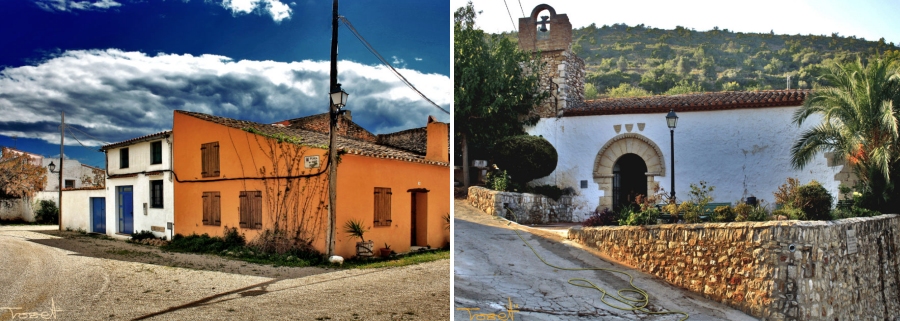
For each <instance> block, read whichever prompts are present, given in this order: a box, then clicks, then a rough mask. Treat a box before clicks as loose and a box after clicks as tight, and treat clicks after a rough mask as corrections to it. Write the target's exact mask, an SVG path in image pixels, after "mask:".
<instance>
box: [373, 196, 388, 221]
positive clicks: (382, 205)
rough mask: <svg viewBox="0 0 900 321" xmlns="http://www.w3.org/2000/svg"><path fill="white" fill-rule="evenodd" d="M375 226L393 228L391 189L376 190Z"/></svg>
mask: <svg viewBox="0 0 900 321" xmlns="http://www.w3.org/2000/svg"><path fill="white" fill-rule="evenodd" d="M373 225H374V226H391V189H390V188H387V187H376V188H375V224H373Z"/></svg>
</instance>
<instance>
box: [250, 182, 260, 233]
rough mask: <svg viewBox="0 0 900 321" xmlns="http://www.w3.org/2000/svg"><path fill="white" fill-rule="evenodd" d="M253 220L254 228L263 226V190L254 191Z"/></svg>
mask: <svg viewBox="0 0 900 321" xmlns="http://www.w3.org/2000/svg"><path fill="white" fill-rule="evenodd" d="M252 221H253V225H252V226H253V227H254V228H259V229H261V228H262V191H255V192H253V212H252Z"/></svg>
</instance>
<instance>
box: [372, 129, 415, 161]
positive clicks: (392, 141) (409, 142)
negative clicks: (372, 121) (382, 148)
mask: <svg viewBox="0 0 900 321" xmlns="http://www.w3.org/2000/svg"><path fill="white" fill-rule="evenodd" d="M376 143H377V144H379V145H387V146H391V147H396V148H400V149H403V150H407V151H411V152H414V153H418V154H422V155H425V152H426V151H427V149H428V132H427V131H426V129H425V127H421V128H413V129H408V130H404V131H400V132H396V133H391V134H380V135H378V139H377V141H376Z"/></svg>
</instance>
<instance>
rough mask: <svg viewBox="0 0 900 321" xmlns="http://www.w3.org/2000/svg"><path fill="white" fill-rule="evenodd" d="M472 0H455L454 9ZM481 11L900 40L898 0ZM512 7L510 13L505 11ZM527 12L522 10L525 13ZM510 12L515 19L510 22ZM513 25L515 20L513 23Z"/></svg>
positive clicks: (488, 25) (522, 2)
mask: <svg viewBox="0 0 900 321" xmlns="http://www.w3.org/2000/svg"><path fill="white" fill-rule="evenodd" d="M467 2H468V0H451V1H450V6H451V8H452V10H454V11H455V10H456V8H459V7H462V6H465V5H466V3H467ZM472 2H473V4H474V5H475V10H476V11H482V14H481V15H480V16H478V18H477V20H476V25H477V26H478V27H480V28H481V29H482V30H485V31H487V32H492V33H500V32H504V31H507V32H509V31H515V30H516V29H518V23H519V22H518V21H519V20H518V18H519V17H523V16H527V15H530V14H531V10H532V9H534V7H536V6H537V5H538V4H541V3H546V4H549V5H551V6H553V8H554V9H555V10H556V13H565V14H566V15H568V17H569V21H570V22H571V23H572V27H573V28H581V27H585V26H588V25H590V24H591V23H596V24H597V26H598V27H599V26H602V25H612V24H616V23H625V24H627V25H630V26H635V25H638V24H645V25H647V26H651V27H655V28H660V29H675V27H676V26H682V27H685V28H688V29H692V28H693V29H696V30H698V31H704V30H710V29H712V28H713V27H719V28H720V29H728V30H731V31H735V32H738V31H739V32H756V33H768V32H769V31H774V32H775V33H776V34H790V35H795V34H803V35H808V34H814V35H831V33H833V32H837V33H839V34H840V35H842V36H856V37H857V38H865V39H866V40H875V41H877V40H878V39H879V38H882V37H884V40H885V41H886V42H893V43H894V44H900V19H897V13H898V12H900V1H896V0H858V1H846V0H754V1H721V0H683V1H672V0H631V1H545V0H518V1H511V0H506V1H495V0H475V1H472ZM507 8H508V11H507ZM523 13H524V14H523ZM510 15H511V16H512V21H513V22H511V21H510ZM514 23H515V24H514Z"/></svg>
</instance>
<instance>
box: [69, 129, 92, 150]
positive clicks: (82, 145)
mask: <svg viewBox="0 0 900 321" xmlns="http://www.w3.org/2000/svg"><path fill="white" fill-rule="evenodd" d="M68 133H69V135H71V136H72V138H74V139H75V141H76V142H78V144H79V145H81V147H84V148H85V149H87V150H90V151H92V152H99V151H98V150H96V149H91V148H90V147H87V146H84V143H82V142H81V141H80V140H78V137H75V132H73V131H71V130H70V131H68Z"/></svg>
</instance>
